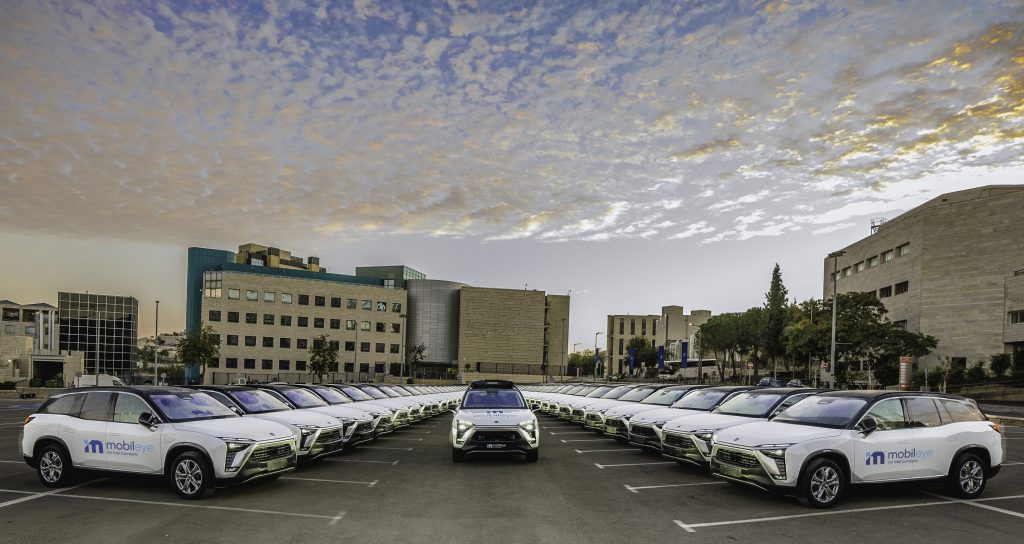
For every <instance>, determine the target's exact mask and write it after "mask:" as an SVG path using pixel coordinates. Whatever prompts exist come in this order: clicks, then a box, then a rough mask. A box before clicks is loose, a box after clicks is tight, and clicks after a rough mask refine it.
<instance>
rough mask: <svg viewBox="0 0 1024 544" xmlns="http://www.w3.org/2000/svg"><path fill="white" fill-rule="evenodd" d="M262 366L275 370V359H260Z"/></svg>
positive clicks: (265, 368) (264, 368)
mask: <svg viewBox="0 0 1024 544" xmlns="http://www.w3.org/2000/svg"><path fill="white" fill-rule="evenodd" d="M260 368H262V369H263V370H274V360H273V359H263V360H262V361H260Z"/></svg>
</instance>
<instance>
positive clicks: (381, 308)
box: [377, 302, 388, 312]
mask: <svg viewBox="0 0 1024 544" xmlns="http://www.w3.org/2000/svg"><path fill="white" fill-rule="evenodd" d="M377 311H378V312H386V311H388V303H387V302H378V303H377Z"/></svg>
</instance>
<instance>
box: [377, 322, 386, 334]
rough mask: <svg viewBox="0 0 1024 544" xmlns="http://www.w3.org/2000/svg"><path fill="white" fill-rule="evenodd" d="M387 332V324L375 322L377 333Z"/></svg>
mask: <svg viewBox="0 0 1024 544" xmlns="http://www.w3.org/2000/svg"><path fill="white" fill-rule="evenodd" d="M386 330H387V323H383V322H380V321H378V322H377V332H385V331H386Z"/></svg>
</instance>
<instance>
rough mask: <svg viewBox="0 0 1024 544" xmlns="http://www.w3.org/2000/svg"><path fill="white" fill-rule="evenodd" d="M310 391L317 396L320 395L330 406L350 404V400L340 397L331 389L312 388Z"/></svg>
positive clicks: (336, 391) (335, 390)
mask: <svg viewBox="0 0 1024 544" xmlns="http://www.w3.org/2000/svg"><path fill="white" fill-rule="evenodd" d="M312 389H313V391H315V392H316V394H317V395H320V396H321V397H323V398H324V400H326V401H327V402H329V403H331V404H348V403H350V402H352V399H350V398H348V397H346V396H345V395H342V394H341V393H339V392H338V390H337V389H335V388H333V387H313V388H312Z"/></svg>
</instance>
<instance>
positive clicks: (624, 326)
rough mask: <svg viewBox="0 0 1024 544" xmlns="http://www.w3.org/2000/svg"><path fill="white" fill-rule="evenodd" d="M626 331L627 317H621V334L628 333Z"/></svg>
mask: <svg viewBox="0 0 1024 544" xmlns="http://www.w3.org/2000/svg"><path fill="white" fill-rule="evenodd" d="M625 331H626V320H625V319H619V336H622V335H623V334H626V332H625Z"/></svg>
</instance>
